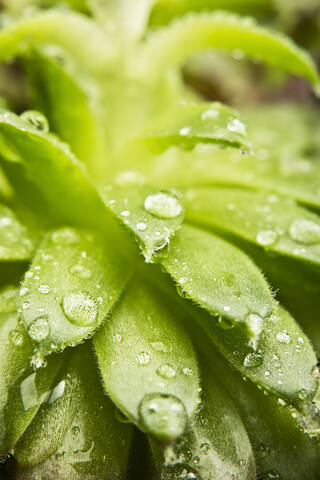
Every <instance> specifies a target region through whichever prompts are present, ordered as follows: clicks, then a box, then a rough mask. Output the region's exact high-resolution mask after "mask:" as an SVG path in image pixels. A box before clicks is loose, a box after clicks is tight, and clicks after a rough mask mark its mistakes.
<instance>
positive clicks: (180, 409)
mask: <svg viewBox="0 0 320 480" xmlns="http://www.w3.org/2000/svg"><path fill="white" fill-rule="evenodd" d="M139 420H140V424H141V426H142V428H143V430H144V431H145V432H146V433H149V434H150V435H152V436H153V437H155V438H156V439H157V440H159V441H161V442H164V443H167V442H171V441H173V440H175V439H176V438H178V437H180V436H181V435H182V434H183V433H184V431H185V429H186V427H187V423H188V416H187V412H186V409H185V407H184V405H183V403H182V402H181V400H179V398H177V397H174V396H173V395H167V394H159V393H155V394H150V395H145V396H144V397H143V399H142V401H141V402H140V404H139Z"/></svg>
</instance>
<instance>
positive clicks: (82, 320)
mask: <svg viewBox="0 0 320 480" xmlns="http://www.w3.org/2000/svg"><path fill="white" fill-rule="evenodd" d="M123 266H124V263H123V262H122V261H121V259H120V258H119V257H118V256H117V254H116V253H115V252H114V250H113V248H111V247H110V245H108V243H107V242H106V241H105V239H103V238H100V237H99V236H98V235H93V234H91V233H88V232H85V231H80V230H75V229H72V228H63V229H60V230H56V231H53V232H51V233H48V234H47V235H46V236H45V238H44V240H43V243H42V244H41V246H40V248H39V250H38V252H37V254H36V256H35V257H34V259H33V262H32V265H31V267H30V269H29V271H28V272H27V273H26V276H25V280H24V281H23V283H22V289H21V290H20V295H21V307H22V314H23V321H24V324H25V326H26V328H27V329H28V333H29V335H30V337H31V338H32V339H33V340H34V341H35V342H36V344H37V346H38V348H39V349H40V350H41V351H42V352H44V353H49V352H51V351H53V350H56V349H62V348H65V347H66V346H68V345H75V344H78V343H80V342H81V341H82V340H83V339H85V338H87V337H88V336H89V335H91V334H92V333H93V332H94V331H95V330H96V328H97V327H98V326H99V325H100V324H101V323H102V322H103V320H104V319H105V317H106V316H107V315H108V313H109V312H110V310H111V308H112V306H113V305H114V303H115V302H116V301H117V299H118V298H119V296H120V294H121V291H122V289H123V287H124V285H125V283H126V281H127V278H128V271H127V272H124V271H123Z"/></svg>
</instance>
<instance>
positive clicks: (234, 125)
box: [228, 118, 247, 136]
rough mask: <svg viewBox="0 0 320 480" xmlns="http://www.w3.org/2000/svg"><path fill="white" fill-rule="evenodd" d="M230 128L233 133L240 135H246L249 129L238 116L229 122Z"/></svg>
mask: <svg viewBox="0 0 320 480" xmlns="http://www.w3.org/2000/svg"><path fill="white" fill-rule="evenodd" d="M228 130H229V131H230V132H233V133H238V134H239V135H243V136H244V135H246V133H247V129H246V126H245V124H244V123H243V122H241V120H239V119H238V118H234V119H233V120H231V121H230V122H229V123H228Z"/></svg>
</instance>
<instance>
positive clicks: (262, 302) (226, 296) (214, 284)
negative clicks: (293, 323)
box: [161, 225, 273, 346]
mask: <svg viewBox="0 0 320 480" xmlns="http://www.w3.org/2000/svg"><path fill="white" fill-rule="evenodd" d="M161 263H162V265H163V266H164V268H165V269H166V270H167V272H168V273H169V274H170V275H171V277H172V278H173V279H174V281H175V282H176V284H177V286H178V290H179V292H180V293H181V295H183V296H186V297H187V298H189V299H191V300H192V301H193V302H195V303H197V304H198V305H200V307H201V308H203V309H205V310H207V311H208V312H209V313H210V315H213V316H215V317H220V321H221V322H222V323H223V322H226V323H229V325H230V326H232V325H235V324H239V323H241V324H242V325H245V327H246V329H247V331H248V333H249V335H250V336H251V342H252V345H253V346H254V345H255V344H256V342H257V340H258V338H259V334H260V331H261V329H262V327H263V323H264V321H265V319H266V318H267V317H269V316H270V314H271V313H272V309H273V298H272V295H271V291H270V289H269V286H268V284H267V282H266V281H265V280H264V278H263V276H262V274H261V273H260V271H259V270H258V268H257V267H256V266H255V265H254V264H253V262H252V261H251V260H250V258H249V257H247V256H246V255H245V254H244V253H243V252H241V250H239V249H238V248H236V247H234V246H233V245H231V244H229V243H228V242H226V241H224V240H222V239H221V238H219V237H217V236H215V235H213V234H209V233H207V232H205V231H202V230H199V229H197V228H194V227H191V226H185V225H184V226H183V227H182V228H181V230H180V231H179V232H178V233H177V235H176V236H175V237H174V238H173V239H172V241H171V244H170V248H169V249H168V250H167V251H165V253H164V254H163V256H162V259H161ZM213 321H214V322H217V319H216V320H213Z"/></svg>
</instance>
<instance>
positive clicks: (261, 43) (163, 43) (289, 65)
mask: <svg viewBox="0 0 320 480" xmlns="http://www.w3.org/2000/svg"><path fill="white" fill-rule="evenodd" d="M208 48H218V49H225V50H234V49H240V50H242V52H243V53H244V54H245V55H247V56H249V57H254V58H257V59H259V60H262V61H264V62H265V63H267V64H270V65H272V66H274V67H279V68H281V69H282V70H284V71H287V72H290V73H293V74H297V75H301V76H303V77H305V78H306V79H307V80H309V81H310V82H311V83H312V84H313V85H314V86H315V87H317V86H318V85H319V77H318V74H317V69H316V66H315V64H314V63H313V61H312V59H311V57H310V56H309V55H308V54H306V53H305V52H304V51H303V50H302V49H300V48H299V47H297V46H296V45H295V44H294V43H293V42H292V41H291V40H290V39H289V38H288V37H286V36H284V35H282V34H280V33H276V32H274V31H272V30H271V29H267V28H264V27H260V26H258V25H256V23H255V21H254V19H251V18H246V17H238V16H237V15H232V14H228V13H225V12H218V13H200V14H194V15H189V16H186V17H184V18H182V19H180V20H176V21H175V22H173V23H172V24H171V25H169V26H168V27H166V28H163V29H161V30H160V31H158V32H155V33H153V34H152V35H150V37H148V40H147V41H146V43H145V45H144V47H142V50H141V57H142V58H141V60H142V68H145V69H146V72H148V74H149V75H153V76H155V77H157V76H159V75H160V73H162V72H163V71H165V70H166V69H168V68H170V67H175V66H177V65H181V64H182V63H183V62H184V61H185V60H186V59H187V58H189V57H190V56H191V55H193V54H195V53H197V52H198V51H199V50H206V49H208ZM155 59H156V61H155Z"/></svg>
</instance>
